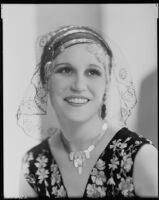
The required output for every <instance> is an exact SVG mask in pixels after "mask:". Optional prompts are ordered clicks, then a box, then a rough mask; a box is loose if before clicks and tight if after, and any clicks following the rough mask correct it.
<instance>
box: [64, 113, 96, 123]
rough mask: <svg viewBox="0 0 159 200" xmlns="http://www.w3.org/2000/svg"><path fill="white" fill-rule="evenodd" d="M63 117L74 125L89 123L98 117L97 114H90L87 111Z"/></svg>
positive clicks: (66, 114) (67, 114)
mask: <svg viewBox="0 0 159 200" xmlns="http://www.w3.org/2000/svg"><path fill="white" fill-rule="evenodd" d="M63 116H64V117H65V118H66V119H68V120H70V121H72V122H74V123H85V122H86V121H89V120H90V119H92V118H94V117H95V116H97V113H90V112H87V111H84V112H76V113H73V112H69V113H68V112H67V113H65V114H64V115H63Z"/></svg>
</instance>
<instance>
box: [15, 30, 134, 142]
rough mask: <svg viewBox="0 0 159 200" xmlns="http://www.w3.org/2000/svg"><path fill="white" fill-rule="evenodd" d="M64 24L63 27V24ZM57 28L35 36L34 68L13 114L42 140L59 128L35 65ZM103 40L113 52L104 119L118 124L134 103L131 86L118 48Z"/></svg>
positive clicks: (125, 118) (123, 124) (32, 134)
mask: <svg viewBox="0 0 159 200" xmlns="http://www.w3.org/2000/svg"><path fill="white" fill-rule="evenodd" d="M69 27H74V26H69ZM64 28H67V26H66V27H64ZM61 29H63V27H62V28H61ZM59 30H60V29H59ZM59 30H58V31H59ZM58 31H54V32H49V33H47V34H44V35H42V36H40V37H38V39H37V42H36V67H35V72H34V74H33V76H32V78H31V81H30V83H29V86H28V88H27V89H26V91H25V93H24V96H23V97H22V100H21V102H20V105H19V107H18V111H17V114H16V118H17V125H18V126H19V127H20V128H22V130H23V131H24V132H25V133H26V134H27V135H29V136H31V137H33V138H35V139H37V140H43V139H44V138H46V137H47V136H49V135H51V134H54V133H55V132H58V131H60V124H59V122H58V119H57V116H56V113H55V110H54V108H53V107H52V106H51V104H50V100H49V97H48V96H49V95H48V92H47V90H46V88H45V87H44V85H43V84H42V82H41V79H40V67H39V63H40V59H41V55H42V52H43V49H44V47H45V46H46V44H47V43H48V41H50V39H51V38H52V37H54V36H55V35H56V34H57V32H58ZM104 40H105V41H106V42H107V44H108V45H109V47H110V49H111V50H112V53H113V59H112V73H111V83H110V88H109V91H108V95H107V98H106V102H105V104H106V109H107V117H106V119H107V122H108V125H109V122H110V121H111V122H112V121H114V122H119V123H120V124H121V126H126V123H127V120H128V118H129V116H130V115H131V113H132V110H133V108H134V107H135V105H136V103H137V98H136V92H135V87H134V84H133V81H132V77H131V73H130V71H129V69H128V64H127V61H126V59H125V58H124V55H123V54H122V52H121V50H120V49H119V48H118V47H117V45H116V44H115V43H114V42H112V40H111V39H110V38H108V36H105V37H104Z"/></svg>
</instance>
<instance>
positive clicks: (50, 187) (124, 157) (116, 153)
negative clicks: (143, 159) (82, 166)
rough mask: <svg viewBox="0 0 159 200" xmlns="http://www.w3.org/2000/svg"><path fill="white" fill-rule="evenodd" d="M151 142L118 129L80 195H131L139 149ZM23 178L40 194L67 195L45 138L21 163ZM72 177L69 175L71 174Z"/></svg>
mask: <svg viewBox="0 0 159 200" xmlns="http://www.w3.org/2000/svg"><path fill="white" fill-rule="evenodd" d="M146 143H148V144H152V142H151V141H150V140H148V139H146V138H144V137H143V136H141V135H138V134H136V133H134V132H131V131H130V130H128V129H127V128H126V127H124V128H122V129H120V130H119V131H118V132H117V133H116V134H115V135H114V137H113V138H112V139H111V141H110V142H109V144H108V145H107V146H106V147H105V149H104V150H103V152H102V153H101V154H100V156H99V158H98V159H97V161H96V163H95V165H94V167H93V168H92V170H91V173H90V176H89V178H88V182H87V184H86V188H85V191H84V194H83V197H92V198H96V197H98V198H101V197H105V196H111V197H112V196H114V197H117V196H120V197H133V196H136V195H135V188H134V183H133V165H134V159H135V156H136V154H137V152H138V150H139V149H140V148H141V146H143V145H144V144H146ZM22 167H23V172H24V176H25V179H26V180H27V182H28V183H29V184H30V186H31V187H32V188H33V189H34V191H35V192H36V193H37V194H38V196H39V197H44V196H46V197H52V198H53V197H68V196H67V191H66V188H65V185H64V183H63V179H62V176H61V173H60V170H59V167H58V165H57V163H56V161H55V159H54V157H53V155H52V153H51V150H50V147H49V143H48V138H47V139H45V140H44V141H42V142H41V143H40V144H38V145H37V146H35V147H33V148H32V149H31V150H29V151H28V152H27V153H26V154H25V156H24V158H23V162H22ZM70 176H71V175H70Z"/></svg>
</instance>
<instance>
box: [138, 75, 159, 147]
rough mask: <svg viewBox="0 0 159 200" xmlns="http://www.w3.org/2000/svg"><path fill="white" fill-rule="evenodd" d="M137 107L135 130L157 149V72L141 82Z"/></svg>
mask: <svg viewBox="0 0 159 200" xmlns="http://www.w3.org/2000/svg"><path fill="white" fill-rule="evenodd" d="M138 106H139V108H138V120H137V130H138V132H139V133H141V134H142V135H143V136H145V137H147V138H148V139H150V140H152V142H153V144H154V145H155V146H156V147H157V146H158V144H157V138H158V135H157V133H158V127H157V110H158V109H157V71H153V72H152V73H151V74H150V75H148V76H147V77H146V78H145V79H144V80H143V82H142V84H141V90H140V95H139V99H138Z"/></svg>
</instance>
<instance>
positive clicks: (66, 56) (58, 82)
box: [48, 44, 106, 122]
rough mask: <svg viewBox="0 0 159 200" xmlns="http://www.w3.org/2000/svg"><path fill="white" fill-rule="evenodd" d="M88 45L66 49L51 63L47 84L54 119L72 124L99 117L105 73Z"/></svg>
mask: <svg viewBox="0 0 159 200" xmlns="http://www.w3.org/2000/svg"><path fill="white" fill-rule="evenodd" d="M87 45H88V44H78V45H74V46H71V47H69V48H67V49H65V50H64V51H63V52H62V53H61V54H60V55H58V56H57V57H56V59H55V60H54V62H53V68H54V70H53V72H52V75H51V77H50V79H49V82H48V89H49V93H50V100H51V104H52V105H53V107H54V109H55V111H56V113H57V116H58V117H59V118H60V119H61V120H62V118H67V119H69V120H71V121H73V122H75V121H76V122H77V121H78V122H86V121H87V120H89V119H91V118H92V117H97V116H98V117H99V114H98V113H99V109H100V107H101V104H102V98H103V94H104V91H105V78H106V77H105V70H104V67H103V65H102V64H101V63H100V62H99V61H98V60H97V58H96V57H95V55H93V54H92V53H90V52H89V51H88V50H87V48H86V47H87Z"/></svg>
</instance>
